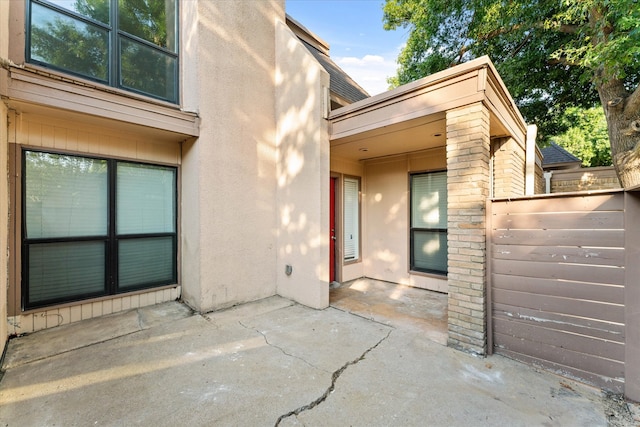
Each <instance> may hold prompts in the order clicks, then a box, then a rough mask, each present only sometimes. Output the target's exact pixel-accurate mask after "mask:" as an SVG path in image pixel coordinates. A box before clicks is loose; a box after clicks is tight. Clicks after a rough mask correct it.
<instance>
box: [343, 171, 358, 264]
mask: <svg viewBox="0 0 640 427" xmlns="http://www.w3.org/2000/svg"><path fill="white" fill-rule="evenodd" d="M358 193H359V182H358V180H357V179H353V178H345V179H344V228H343V232H344V233H343V234H344V259H345V261H348V260H354V259H358V258H359V257H360V254H359V249H360V244H359V242H360V236H359V232H360V206H359V198H358Z"/></svg>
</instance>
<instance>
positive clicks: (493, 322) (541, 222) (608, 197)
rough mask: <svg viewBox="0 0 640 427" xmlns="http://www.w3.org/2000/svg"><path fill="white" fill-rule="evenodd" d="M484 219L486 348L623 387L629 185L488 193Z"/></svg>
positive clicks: (607, 385)
mask: <svg viewBox="0 0 640 427" xmlns="http://www.w3.org/2000/svg"><path fill="white" fill-rule="evenodd" d="M487 224H488V230H487V239H488V241H487V250H488V251H489V253H488V259H489V263H488V268H487V270H488V280H489V286H488V292H489V294H490V295H488V296H489V298H488V300H489V304H490V306H491V307H490V309H489V310H488V313H489V316H488V319H487V320H488V323H489V327H490V329H489V330H490V331H493V334H489V344H490V347H489V349H490V351H492V350H493V351H495V352H497V353H501V354H504V355H506V356H509V357H512V358H514V359H518V360H521V361H524V362H528V363H532V364H536V365H542V366H543V367H545V368H546V369H551V370H553V371H555V372H557V373H560V374H562V375H564V376H569V377H574V378H578V379H581V380H585V381H587V382H590V383H592V384H594V385H598V386H601V387H605V388H607V389H610V390H613V391H618V392H621V391H623V390H624V383H625V357H626V356H625V318H626V315H625V193H624V192H610V193H598V194H592V195H588V194H585V195H576V194H573V195H570V196H565V195H562V196H549V197H533V198H527V199H522V200H515V201H511V200H509V201H507V200H504V201H490V202H488V203H487ZM632 234H633V233H632ZM636 234H637V233H636ZM627 240H628V239H627ZM637 263H640V259H639V260H637ZM627 363H628V362H627Z"/></svg>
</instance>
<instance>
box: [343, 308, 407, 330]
mask: <svg viewBox="0 0 640 427" xmlns="http://www.w3.org/2000/svg"><path fill="white" fill-rule="evenodd" d="M330 308H333V309H334V310H338V311H341V312H342V313H346V314H350V315H352V316H356V317H359V318H361V319H364V320H367V321H369V322H373V323H377V324H378V325H382V326H386V327H387V328H392V329H396V327H395V326H393V325H392V324H390V323H385V322H383V321H381V320H378V319H376V318H374V317H373V315H372V314H371V313H369V314H370V315H371V317H367V316H365V315H364V314H360V313H354V312H352V311H349V310H347V309H344V308H340V307H334V306H331V307H330Z"/></svg>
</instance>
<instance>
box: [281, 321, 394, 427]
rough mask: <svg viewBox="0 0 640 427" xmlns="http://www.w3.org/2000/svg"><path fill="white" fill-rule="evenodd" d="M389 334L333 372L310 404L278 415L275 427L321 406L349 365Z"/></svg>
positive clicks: (365, 354) (388, 333) (358, 359)
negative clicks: (325, 385) (324, 386)
mask: <svg viewBox="0 0 640 427" xmlns="http://www.w3.org/2000/svg"><path fill="white" fill-rule="evenodd" d="M391 332H393V329H389V332H387V335H385V336H384V337H382V338H381V339H380V341H378V342H377V343H375V344H374V345H373V346H371V347H369V348H368V349H367V350H365V352H364V353H362V354H361V355H360V357H358V358H356V359H353V360H352V361H350V362H347V363H345V364H344V365H342V367H341V368H340V369H338V370H337V371H334V372H333V374H332V375H331V385H330V386H329V387H328V388H327V389H326V390H325V392H324V393H323V394H322V395H321V396H320V397H318V398H317V399H316V400H314V401H313V402H311V403H308V404H306V405H304V406H301V407H299V408H297V409H294V410H293V411H291V412H288V413H286V414H283V415H280V417H278V419H277V420H276V424H275V427H278V426H279V425H280V423H281V422H282V421H283V420H284V419H285V418H289V417H291V416H293V415H295V416H298V415H300V414H301V413H302V412H304V411H308V410H311V409H313V408H315V407H316V406H318V405H319V404H321V403H322V402H324V401H325V400H327V397H329V395H330V394H331V393H332V392H333V390H335V388H336V381H338V378H340V375H342V373H343V372H344V371H345V370H346V369H347V368H348V367H349V366H351V365H355V364H357V363H358V362H360V361H361V360H363V359H364V358H365V357H366V356H367V354H369V352H371V351H372V350H374V349H375V348H376V347H378V346H379V345H380V344H381V343H382V342H383V341H384V340H386V339H387V338H389V335H391Z"/></svg>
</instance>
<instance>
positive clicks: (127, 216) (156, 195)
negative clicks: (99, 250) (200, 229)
mask: <svg viewBox="0 0 640 427" xmlns="http://www.w3.org/2000/svg"><path fill="white" fill-rule="evenodd" d="M116 193H117V195H118V197H117V209H116V212H117V220H116V223H117V233H118V234H119V235H122V234H143V233H173V232H174V231H175V227H176V218H175V214H176V171H175V169H173V168H165V167H161V166H151V165H142V164H136V163H124V162H119V163H118V172H117V190H116Z"/></svg>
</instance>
